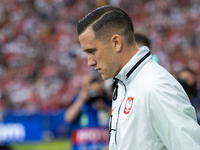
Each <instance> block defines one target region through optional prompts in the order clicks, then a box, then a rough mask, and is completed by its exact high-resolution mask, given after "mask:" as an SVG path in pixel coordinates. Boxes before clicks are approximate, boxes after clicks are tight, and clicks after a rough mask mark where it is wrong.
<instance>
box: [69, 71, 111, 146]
mask: <svg viewBox="0 0 200 150" xmlns="http://www.w3.org/2000/svg"><path fill="white" fill-rule="evenodd" d="M83 81H84V83H83V85H82V88H81V89H80V91H79V94H78V95H77V96H76V97H75V98H74V100H73V103H72V104H71V105H70V107H69V108H67V110H66V113H65V120H66V122H68V123H72V124H73V129H72V136H71V137H72V145H73V148H72V149H73V150H78V149H81V150H102V149H103V148H104V147H105V146H106V145H108V136H109V129H108V120H109V117H110V113H111V100H109V99H108V98H107V97H106V94H105V92H104V89H103V86H102V82H101V80H100V79H99V78H96V77H91V76H90V75H86V76H85V77H84V79H83Z"/></svg>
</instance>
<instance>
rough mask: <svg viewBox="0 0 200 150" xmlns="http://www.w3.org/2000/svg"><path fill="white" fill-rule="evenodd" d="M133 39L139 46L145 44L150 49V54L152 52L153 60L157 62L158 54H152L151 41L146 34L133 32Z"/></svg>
mask: <svg viewBox="0 0 200 150" xmlns="http://www.w3.org/2000/svg"><path fill="white" fill-rule="evenodd" d="M134 35H135V41H136V43H137V46H138V47H139V48H140V47H142V46H147V47H148V48H149V49H150V51H151V54H152V58H153V60H154V61H155V62H157V63H158V64H160V63H159V59H158V56H157V55H156V54H153V53H152V50H151V42H150V40H149V39H148V38H147V36H146V35H144V34H142V33H135V34H134Z"/></svg>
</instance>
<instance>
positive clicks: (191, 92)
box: [176, 67, 200, 124]
mask: <svg viewBox="0 0 200 150" xmlns="http://www.w3.org/2000/svg"><path fill="white" fill-rule="evenodd" d="M176 78H177V80H178V81H179V82H180V84H181V85H182V86H183V88H184V90H185V92H186V93H187V95H188V97H189V99H190V101H191V104H192V106H193V107H194V108H195V110H196V114H197V121H198V123H199V124H200V90H199V89H198V87H197V74H196V72H195V71H194V70H192V69H191V68H189V67H185V68H182V69H181V70H180V71H178V72H177V75H176Z"/></svg>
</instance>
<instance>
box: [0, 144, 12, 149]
mask: <svg viewBox="0 0 200 150" xmlns="http://www.w3.org/2000/svg"><path fill="white" fill-rule="evenodd" d="M0 150H13V149H12V148H11V147H10V146H8V145H0Z"/></svg>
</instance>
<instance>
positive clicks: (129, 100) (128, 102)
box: [124, 97, 133, 114]
mask: <svg viewBox="0 0 200 150" xmlns="http://www.w3.org/2000/svg"><path fill="white" fill-rule="evenodd" d="M132 106H133V97H128V98H127V100H126V104H125V107H124V113H125V114H129V112H130V111H131V108H132Z"/></svg>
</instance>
